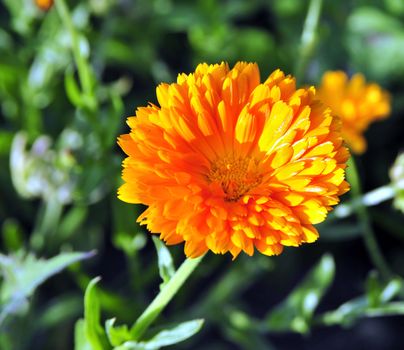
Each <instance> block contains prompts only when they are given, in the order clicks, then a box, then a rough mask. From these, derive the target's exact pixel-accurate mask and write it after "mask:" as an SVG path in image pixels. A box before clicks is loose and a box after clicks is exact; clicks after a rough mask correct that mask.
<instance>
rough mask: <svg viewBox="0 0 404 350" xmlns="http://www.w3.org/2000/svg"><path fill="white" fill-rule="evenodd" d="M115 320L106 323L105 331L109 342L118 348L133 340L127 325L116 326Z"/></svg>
mask: <svg viewBox="0 0 404 350" xmlns="http://www.w3.org/2000/svg"><path fill="white" fill-rule="evenodd" d="M114 323H115V318H111V319H109V320H107V321H106V322H105V330H106V332H107V336H108V340H109V342H110V343H111V345H113V346H118V345H121V344H122V343H124V342H125V341H128V340H130V339H131V334H130V332H129V329H128V326H127V325H122V326H114Z"/></svg>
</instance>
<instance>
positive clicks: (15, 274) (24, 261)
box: [0, 252, 94, 324]
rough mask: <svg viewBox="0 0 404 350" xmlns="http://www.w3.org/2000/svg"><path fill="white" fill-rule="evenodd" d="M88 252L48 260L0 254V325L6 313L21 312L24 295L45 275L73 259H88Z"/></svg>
mask: <svg viewBox="0 0 404 350" xmlns="http://www.w3.org/2000/svg"><path fill="white" fill-rule="evenodd" d="M93 255H94V253H93V252H89V253H61V254H59V255H57V256H55V257H54V258H51V259H49V260H44V259H37V258H35V257H34V256H33V255H32V254H26V255H24V254H23V253H20V254H18V255H10V256H6V255H3V254H0V268H1V270H2V275H3V277H4V280H3V283H2V286H1V303H2V305H3V308H2V311H1V314H0V324H1V323H2V321H4V319H5V318H6V317H7V315H8V314H14V313H18V312H20V311H21V309H22V307H24V306H26V305H27V298H28V297H29V296H30V295H31V294H32V293H33V292H34V290H35V289H36V288H37V287H38V286H39V285H40V284H42V283H43V282H44V281H46V280H47V279H48V278H49V277H51V276H53V275H55V274H56V273H58V272H60V271H61V270H63V269H64V268H65V267H66V266H68V265H71V264H73V263H75V262H77V261H80V260H83V259H88V258H90V257H92V256H93Z"/></svg>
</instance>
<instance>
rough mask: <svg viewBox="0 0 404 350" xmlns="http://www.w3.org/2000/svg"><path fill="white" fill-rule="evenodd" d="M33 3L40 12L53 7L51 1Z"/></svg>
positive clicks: (37, 0)
mask: <svg viewBox="0 0 404 350" xmlns="http://www.w3.org/2000/svg"><path fill="white" fill-rule="evenodd" d="M35 3H36V5H37V6H38V7H39V8H40V9H41V10H44V11H48V10H49V9H50V8H51V7H52V5H53V0H35Z"/></svg>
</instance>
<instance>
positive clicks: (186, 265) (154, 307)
mask: <svg viewBox="0 0 404 350" xmlns="http://www.w3.org/2000/svg"><path fill="white" fill-rule="evenodd" d="M202 258H203V256H201V257H199V258H195V259H190V258H188V259H186V260H185V261H184V262H183V263H182V265H181V266H180V267H179V269H178V270H177V271H176V272H175V274H174V276H173V277H172V278H171V279H170V281H169V282H168V283H167V284H166V285H165V286H164V287H163V289H162V290H161V291H160V293H159V294H157V296H156V297H155V298H154V300H153V301H152V302H151V304H150V305H149V306H148V307H147V308H146V310H145V311H144V312H143V313H142V314H141V315H140V317H139V318H138V319H137V320H136V322H135V324H134V325H133V326H132V329H131V334H132V336H133V338H134V340H139V339H140V338H141V336H142V335H143V334H144V332H145V331H146V330H147V328H148V327H149V326H150V325H151V324H152V322H153V321H154V320H155V319H156V318H157V317H158V316H159V315H160V313H161V312H162V311H163V310H164V308H165V307H166V306H167V304H168V303H169V302H170V301H171V299H172V298H173V297H174V295H175V294H176V293H177V292H178V290H179V289H180V288H181V286H182V285H183V284H184V282H185V281H186V280H187V278H188V277H189V276H190V275H191V273H192V272H193V271H194V270H195V268H196V267H197V266H198V264H199V263H200V262H201V260H202Z"/></svg>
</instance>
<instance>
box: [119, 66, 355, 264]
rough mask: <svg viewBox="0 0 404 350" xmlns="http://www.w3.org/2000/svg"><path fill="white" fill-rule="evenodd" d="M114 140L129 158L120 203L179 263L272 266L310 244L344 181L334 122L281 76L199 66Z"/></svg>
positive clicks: (165, 89)
mask: <svg viewBox="0 0 404 350" xmlns="http://www.w3.org/2000/svg"><path fill="white" fill-rule="evenodd" d="M157 100H158V103H159V105H160V107H158V106H156V105H153V104H150V105H149V106H148V107H141V108H139V109H138V110H137V111H136V116H135V117H130V118H129V119H128V124H129V126H130V128H131V132H130V133H129V134H126V135H122V136H121V137H120V138H119V145H120V146H121V147H122V149H123V150H124V152H125V153H126V154H127V155H128V157H127V158H126V159H125V160H124V162H123V167H124V169H123V180H124V182H125V183H124V185H122V186H121V188H120V189H119V198H120V199H122V200H123V201H126V202H129V203H143V204H145V205H147V206H148V209H146V211H145V212H144V213H143V214H142V215H141V216H140V217H139V218H138V221H139V222H140V223H142V224H145V225H147V228H148V229H149V230H150V231H151V232H153V233H159V234H160V237H161V239H163V240H164V241H165V242H167V244H177V243H181V242H185V248H184V249H185V254H186V255H187V256H188V257H197V256H200V255H202V254H204V253H205V252H207V251H208V250H211V251H213V252H214V253H219V254H224V253H226V252H230V253H231V254H232V255H233V257H236V256H237V255H238V254H239V253H240V252H241V251H244V252H245V253H247V254H249V255H252V254H253V253H254V250H255V249H257V250H258V251H260V252H261V253H263V254H266V255H273V254H280V253H281V252H282V250H283V247H284V246H298V245H300V244H301V243H304V242H313V241H315V240H316V239H317V237H318V233H317V230H316V229H315V228H314V227H313V224H317V223H319V222H322V221H323V220H324V219H325V217H326V215H327V212H328V211H329V210H331V206H332V205H335V204H337V203H338V201H339V199H338V196H340V195H341V194H343V193H345V192H346V191H347V190H348V184H347V183H346V182H345V181H344V175H345V172H344V169H345V162H346V161H347V159H348V156H349V154H348V151H347V149H346V148H345V147H344V146H343V142H342V138H341V135H340V122H339V119H338V118H336V117H334V116H333V115H332V114H331V113H330V109H328V108H326V107H324V105H323V104H322V103H321V102H319V101H318V100H317V99H316V93H315V89H314V88H313V87H310V88H306V89H298V90H296V87H295V79H294V78H293V77H291V76H285V75H284V73H283V72H281V71H280V70H276V71H274V72H273V73H272V74H271V75H270V76H269V78H268V79H267V80H266V81H265V82H264V83H260V74H259V70H258V66H257V65H256V64H252V63H244V62H240V63H237V64H236V65H235V66H234V68H233V69H229V67H228V65H227V64H226V63H221V64H215V65H207V64H200V65H199V66H198V67H197V68H196V70H195V72H194V73H192V74H189V75H186V74H180V75H179V76H178V78H177V83H173V84H161V85H159V86H158V87H157Z"/></svg>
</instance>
